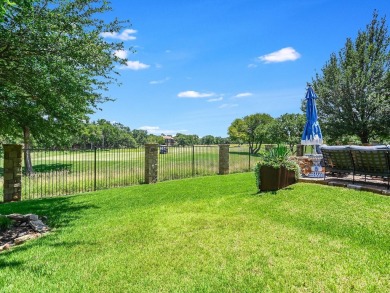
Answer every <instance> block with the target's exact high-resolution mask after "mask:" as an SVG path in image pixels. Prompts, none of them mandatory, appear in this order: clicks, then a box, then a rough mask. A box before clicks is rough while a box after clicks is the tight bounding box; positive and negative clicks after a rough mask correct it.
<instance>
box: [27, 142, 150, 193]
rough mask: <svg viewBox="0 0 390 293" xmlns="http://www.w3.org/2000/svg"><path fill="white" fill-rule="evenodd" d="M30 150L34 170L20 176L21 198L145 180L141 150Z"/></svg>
mask: <svg viewBox="0 0 390 293" xmlns="http://www.w3.org/2000/svg"><path fill="white" fill-rule="evenodd" d="M30 151H31V160H32V164H33V169H34V172H33V174H31V175H26V174H24V176H23V177H22V198H23V199H33V198H43V197H50V196H56V195H67V194H75V193H82V192H88V191H93V190H98V189H106V188H110V187H118V186H126V185H133V184H139V183H140V182H143V181H144V172H143V170H144V164H145V162H144V149H110V150H102V149H95V150H55V151H53V150H44V149H34V150H30Z"/></svg>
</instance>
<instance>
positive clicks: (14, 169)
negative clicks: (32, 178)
mask: <svg viewBox="0 0 390 293" xmlns="http://www.w3.org/2000/svg"><path fill="white" fill-rule="evenodd" d="M3 148H4V187H3V194H4V202H10V201H20V200H21V199H22V145H20V144H5V145H3Z"/></svg>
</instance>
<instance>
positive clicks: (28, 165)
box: [23, 126, 34, 176]
mask: <svg viewBox="0 0 390 293" xmlns="http://www.w3.org/2000/svg"><path fill="white" fill-rule="evenodd" d="M23 142H24V168H25V170H24V172H25V174H26V175H27V176H30V175H32V174H33V173H34V170H33V167H32V161H31V153H30V147H31V145H30V128H28V127H27V126H25V127H23Z"/></svg>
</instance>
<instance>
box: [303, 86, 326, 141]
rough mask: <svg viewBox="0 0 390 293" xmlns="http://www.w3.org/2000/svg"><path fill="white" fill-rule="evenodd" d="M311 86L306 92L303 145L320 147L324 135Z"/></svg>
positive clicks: (315, 97)
mask: <svg viewBox="0 0 390 293" xmlns="http://www.w3.org/2000/svg"><path fill="white" fill-rule="evenodd" d="M317 98H318V97H317V95H316V94H315V92H314V90H313V88H312V87H311V85H309V88H308V89H307V92H306V97H305V99H306V125H305V129H304V130H303V134H302V140H301V144H303V145H320V144H322V133H321V128H320V124H319V123H318V116H317V107H316V102H315V99H317Z"/></svg>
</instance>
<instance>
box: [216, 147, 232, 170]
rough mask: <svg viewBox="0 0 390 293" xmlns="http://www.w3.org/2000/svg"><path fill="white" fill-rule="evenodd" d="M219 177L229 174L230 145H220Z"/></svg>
mask: <svg viewBox="0 0 390 293" xmlns="http://www.w3.org/2000/svg"><path fill="white" fill-rule="evenodd" d="M218 174H219V175H226V174H229V145H228V144H220V145H219V172H218Z"/></svg>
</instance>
